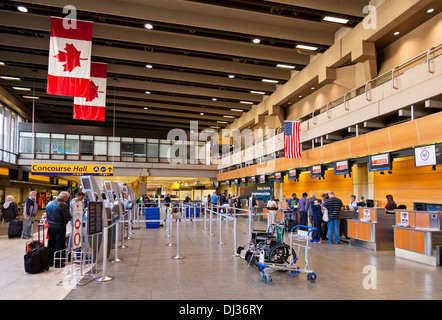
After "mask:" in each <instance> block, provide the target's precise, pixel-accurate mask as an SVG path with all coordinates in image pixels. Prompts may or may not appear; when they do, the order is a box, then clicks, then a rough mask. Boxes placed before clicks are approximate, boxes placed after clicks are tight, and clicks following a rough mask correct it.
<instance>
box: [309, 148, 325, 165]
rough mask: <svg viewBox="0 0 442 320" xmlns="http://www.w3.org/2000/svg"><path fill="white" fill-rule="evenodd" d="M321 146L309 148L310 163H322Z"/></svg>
mask: <svg viewBox="0 0 442 320" xmlns="http://www.w3.org/2000/svg"><path fill="white" fill-rule="evenodd" d="M321 150H322V148H315V149H311V150H309V153H310V165H315V164H322V163H323V162H322V152H321Z"/></svg>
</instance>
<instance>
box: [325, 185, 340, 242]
mask: <svg viewBox="0 0 442 320" xmlns="http://www.w3.org/2000/svg"><path fill="white" fill-rule="evenodd" d="M328 196H329V199H327V200H325V201H324V207H325V208H326V209H327V211H328V219H329V220H328V222H327V227H328V243H332V242H333V234H334V236H335V243H336V244H339V243H340V241H341V239H340V238H339V223H340V217H341V210H342V209H343V207H344V205H343V204H342V201H341V199H339V198H336V197H335V194H334V193H333V192H332V191H330V192H329V193H328ZM333 231H334V233H333Z"/></svg>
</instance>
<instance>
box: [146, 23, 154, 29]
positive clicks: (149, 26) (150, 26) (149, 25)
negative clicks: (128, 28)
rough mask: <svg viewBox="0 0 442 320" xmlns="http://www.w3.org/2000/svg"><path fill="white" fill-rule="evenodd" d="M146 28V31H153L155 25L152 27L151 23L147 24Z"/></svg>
mask: <svg viewBox="0 0 442 320" xmlns="http://www.w3.org/2000/svg"><path fill="white" fill-rule="evenodd" d="M144 27H145V28H146V29H149V30H152V29H153V25H151V24H150V23H146V24H145V25H144Z"/></svg>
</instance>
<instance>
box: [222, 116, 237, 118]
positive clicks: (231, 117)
mask: <svg viewBox="0 0 442 320" xmlns="http://www.w3.org/2000/svg"><path fill="white" fill-rule="evenodd" d="M223 117H224V118H235V117H234V116H223Z"/></svg>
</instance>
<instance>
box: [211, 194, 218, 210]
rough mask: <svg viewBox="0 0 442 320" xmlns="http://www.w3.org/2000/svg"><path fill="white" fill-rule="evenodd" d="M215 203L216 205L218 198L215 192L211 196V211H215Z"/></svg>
mask: <svg viewBox="0 0 442 320" xmlns="http://www.w3.org/2000/svg"><path fill="white" fill-rule="evenodd" d="M217 203H218V196H217V195H216V191H215V192H213V194H212V211H216V210H215V207H216V204H217Z"/></svg>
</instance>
